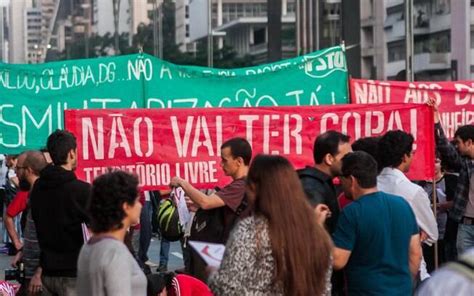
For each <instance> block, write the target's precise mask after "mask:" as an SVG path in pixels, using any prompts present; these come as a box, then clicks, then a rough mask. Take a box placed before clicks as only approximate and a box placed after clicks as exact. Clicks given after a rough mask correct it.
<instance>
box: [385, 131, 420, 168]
mask: <svg viewBox="0 0 474 296" xmlns="http://www.w3.org/2000/svg"><path fill="white" fill-rule="evenodd" d="M413 140H414V139H413V136H412V135H411V134H409V133H406V132H404V131H400V130H396V131H389V132H387V133H386V134H385V135H383V137H382V138H381V139H380V141H379V145H378V149H377V151H378V156H379V165H380V169H383V168H385V167H392V168H396V167H398V166H399V165H400V164H401V163H402V161H403V156H405V155H410V153H411V152H412V151H413Z"/></svg>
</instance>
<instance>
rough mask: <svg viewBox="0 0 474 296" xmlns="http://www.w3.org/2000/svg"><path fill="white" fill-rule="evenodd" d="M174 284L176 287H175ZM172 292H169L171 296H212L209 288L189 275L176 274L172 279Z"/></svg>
mask: <svg viewBox="0 0 474 296" xmlns="http://www.w3.org/2000/svg"><path fill="white" fill-rule="evenodd" d="M176 282H177V283H178V287H175V284H176ZM173 288H174V289H173V290H172V291H169V292H170V293H169V294H170V295H171V296H212V295H213V294H212V292H211V290H210V289H209V287H208V286H207V285H206V284H205V283H203V282H202V281H200V280H198V279H197V278H194V277H192V276H189V275H185V274H178V275H176V276H175V278H174V279H173Z"/></svg>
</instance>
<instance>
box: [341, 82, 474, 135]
mask: <svg viewBox="0 0 474 296" xmlns="http://www.w3.org/2000/svg"><path fill="white" fill-rule="evenodd" d="M350 91H351V100H352V103H354V104H383V103H418V104H423V103H425V102H426V101H427V100H428V99H430V98H433V99H436V101H437V102H438V104H439V110H440V113H441V120H442V123H443V128H444V131H445V133H446V136H447V137H448V138H452V137H453V136H454V133H455V131H456V129H457V128H458V127H460V126H463V125H467V124H474V82H470V81H445V82H403V81H377V80H362V79H351V80H350Z"/></svg>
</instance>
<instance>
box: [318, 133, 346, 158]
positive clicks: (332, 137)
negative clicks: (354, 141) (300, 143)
mask: <svg viewBox="0 0 474 296" xmlns="http://www.w3.org/2000/svg"><path fill="white" fill-rule="evenodd" d="M350 139H351V137H349V136H347V135H344V134H342V133H340V132H336V131H333V130H330V131H327V132H325V133H323V134H320V135H319V136H318V137H317V138H316V140H315V141H314V146H313V159H314V162H315V163H316V164H320V163H322V162H323V159H324V157H325V156H326V155H327V154H328V153H329V154H331V155H332V156H335V155H336V154H337V153H338V152H339V145H340V144H344V143H349V140H350Z"/></svg>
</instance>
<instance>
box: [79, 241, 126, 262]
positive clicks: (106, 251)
mask: <svg viewBox="0 0 474 296" xmlns="http://www.w3.org/2000/svg"><path fill="white" fill-rule="evenodd" d="M84 247H86V248H88V249H89V250H91V253H93V254H94V255H95V257H96V258H97V259H100V258H104V259H106V258H109V259H111V258H121V257H128V256H127V255H128V254H129V251H128V249H127V247H126V246H125V244H124V243H122V242H120V241H118V240H116V239H102V240H100V241H98V242H95V243H87V244H86V245H85V246H84Z"/></svg>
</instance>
